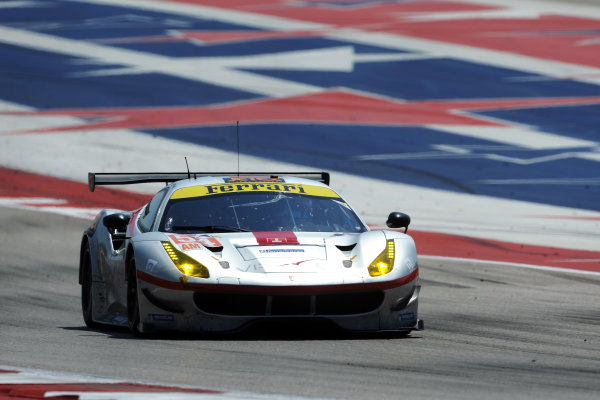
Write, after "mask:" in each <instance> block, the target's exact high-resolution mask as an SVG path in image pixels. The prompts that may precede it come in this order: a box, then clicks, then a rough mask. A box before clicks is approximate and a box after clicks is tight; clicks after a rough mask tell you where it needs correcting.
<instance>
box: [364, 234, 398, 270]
mask: <svg viewBox="0 0 600 400" xmlns="http://www.w3.org/2000/svg"><path fill="white" fill-rule="evenodd" d="M394 254H395V248H394V240H393V239H391V240H388V241H387V242H386V244H385V249H384V250H383V251H382V252H381V254H379V255H378V256H377V258H376V259H374V260H373V262H372V263H371V265H369V275H371V276H381V275H385V274H387V273H390V272H391V271H392V269H393V268H394Z"/></svg>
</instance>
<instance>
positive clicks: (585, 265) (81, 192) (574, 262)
mask: <svg viewBox="0 0 600 400" xmlns="http://www.w3.org/2000/svg"><path fill="white" fill-rule="evenodd" d="M150 198H151V196H150V195H145V194H138V193H132V192H127V191H124V190H117V189H107V188H96V191H95V192H94V193H91V192H90V191H89V190H88V187H87V185H86V184H84V183H79V182H73V181H68V180H64V179H58V178H52V177H48V176H44V175H37V174H33V173H28V172H22V171H15V170H11V169H6V168H0V206H7V207H16V208H24V209H29V210H36V211H41V212H53V213H59V214H66V215H71V216H75V217H88V218H89V217H92V216H94V215H95V214H96V213H97V212H98V211H99V210H100V209H102V208H118V209H124V210H133V209H136V208H138V207H140V206H141V205H143V204H144V203H145V202H147V201H148V200H149V199H150ZM375 228H377V227H375ZM410 235H411V236H412V237H413V238H414V239H415V242H416V244H417V251H418V253H419V255H420V256H435V257H449V258H459V259H467V260H479V261H491V262H501V263H510V264H515V265H521V266H530V267H535V268H539V267H542V268H550V269H559V270H564V271H577V272H580V273H589V274H600V251H589V250H576V249H565V248H558V247H549V246H536V245H530V244H525V243H512V242H508V241H501V240H491V239H485V238H475V237H469V236H462V235H453V234H448V233H435V232H424V231H415V230H410Z"/></svg>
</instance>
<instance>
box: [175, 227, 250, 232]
mask: <svg viewBox="0 0 600 400" xmlns="http://www.w3.org/2000/svg"><path fill="white" fill-rule="evenodd" d="M171 229H172V230H173V231H202V232H250V231H249V230H247V229H243V228H238V227H237V226H230V225H203V226H198V225H175V226H173V227H171Z"/></svg>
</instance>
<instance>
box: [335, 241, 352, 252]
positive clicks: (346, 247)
mask: <svg viewBox="0 0 600 400" xmlns="http://www.w3.org/2000/svg"><path fill="white" fill-rule="evenodd" d="M335 247H337V248H338V249H340V250H341V251H350V250H352V249H353V248H355V247H356V243H352V244H349V245H347V246H341V245H337V244H336V245H335Z"/></svg>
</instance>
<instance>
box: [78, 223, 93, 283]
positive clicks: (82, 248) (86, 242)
mask: <svg viewBox="0 0 600 400" xmlns="http://www.w3.org/2000/svg"><path fill="white" fill-rule="evenodd" d="M89 243H90V238H89V237H88V235H87V233H86V234H84V235H83V237H82V238H81V246H80V247H79V284H80V285H81V284H83V264H84V261H83V257H84V254H85V248H86V247H88V246H89V245H90V244H89ZM90 257H91V249H90Z"/></svg>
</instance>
